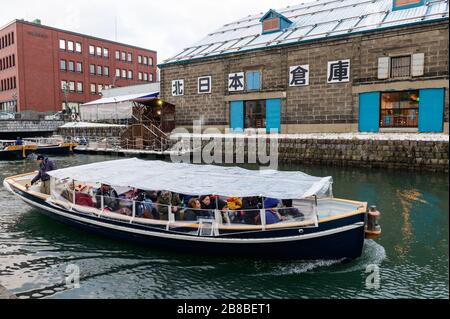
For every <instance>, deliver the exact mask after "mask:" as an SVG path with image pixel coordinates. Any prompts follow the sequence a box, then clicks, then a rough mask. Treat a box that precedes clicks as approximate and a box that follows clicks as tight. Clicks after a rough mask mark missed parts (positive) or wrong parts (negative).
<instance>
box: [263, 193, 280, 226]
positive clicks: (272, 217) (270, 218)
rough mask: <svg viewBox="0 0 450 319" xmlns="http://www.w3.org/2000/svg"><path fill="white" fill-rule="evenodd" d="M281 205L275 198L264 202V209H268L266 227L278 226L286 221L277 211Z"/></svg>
mask: <svg viewBox="0 0 450 319" xmlns="http://www.w3.org/2000/svg"><path fill="white" fill-rule="evenodd" d="M279 204H280V201H279V200H278V199H275V198H266V199H265V200H264V208H265V209H266V225H271V224H276V223H279V222H281V221H283V220H286V217H284V216H281V215H280V213H279V212H278V211H277V209H276V208H277V207H278V205H279ZM259 219H260V218H259ZM259 223H261V220H259Z"/></svg>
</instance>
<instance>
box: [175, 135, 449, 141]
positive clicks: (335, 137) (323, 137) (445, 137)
mask: <svg viewBox="0 0 450 319" xmlns="http://www.w3.org/2000/svg"><path fill="white" fill-rule="evenodd" d="M171 137H172V138H180V137H192V138H199V137H203V138H215V137H221V138H224V137H226V138H248V137H259V138H278V139H301V140H315V139H316V140H378V141H432V142H439V141H443V142H448V141H449V135H448V134H444V133H308V134H248V133H227V134H186V133H179V134H172V135H171Z"/></svg>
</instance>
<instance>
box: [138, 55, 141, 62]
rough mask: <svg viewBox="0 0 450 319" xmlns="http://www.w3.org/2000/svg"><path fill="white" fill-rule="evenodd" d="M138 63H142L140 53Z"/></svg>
mask: <svg viewBox="0 0 450 319" xmlns="http://www.w3.org/2000/svg"><path fill="white" fill-rule="evenodd" d="M138 63H139V64H142V55H138Z"/></svg>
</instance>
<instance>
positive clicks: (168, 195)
mask: <svg viewBox="0 0 450 319" xmlns="http://www.w3.org/2000/svg"><path fill="white" fill-rule="evenodd" d="M170 205H172V213H174V214H179V210H180V208H181V207H182V202H181V199H180V196H179V195H178V194H176V193H172V192H167V191H163V192H161V194H160V195H159V196H158V211H159V214H160V219H161V220H169V206H170Z"/></svg>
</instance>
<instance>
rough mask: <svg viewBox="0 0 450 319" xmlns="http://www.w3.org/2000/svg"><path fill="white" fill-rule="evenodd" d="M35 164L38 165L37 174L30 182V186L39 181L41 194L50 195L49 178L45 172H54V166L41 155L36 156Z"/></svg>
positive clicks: (53, 163)
mask: <svg viewBox="0 0 450 319" xmlns="http://www.w3.org/2000/svg"><path fill="white" fill-rule="evenodd" d="M36 160H37V162H38V163H39V173H38V174H37V175H36V177H35V178H33V180H32V181H31V185H33V184H35V183H36V182H37V181H39V180H40V181H41V193H43V194H46V195H50V176H49V175H48V174H47V172H50V171H54V170H56V169H57V168H56V164H55V162H53V161H52V160H50V159H49V158H47V157H44V156H42V155H38V157H37V159H36Z"/></svg>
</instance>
